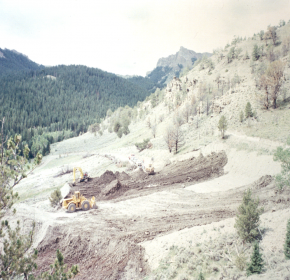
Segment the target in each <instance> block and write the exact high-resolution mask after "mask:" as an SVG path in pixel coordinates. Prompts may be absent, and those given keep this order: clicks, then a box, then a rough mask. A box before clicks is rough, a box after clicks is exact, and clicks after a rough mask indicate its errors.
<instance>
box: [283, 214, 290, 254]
mask: <svg viewBox="0 0 290 280" xmlns="http://www.w3.org/2000/svg"><path fill="white" fill-rule="evenodd" d="M284 254H285V257H286V259H287V260H289V259H290V219H289V220H288V222H287V233H286V240H285V244H284Z"/></svg>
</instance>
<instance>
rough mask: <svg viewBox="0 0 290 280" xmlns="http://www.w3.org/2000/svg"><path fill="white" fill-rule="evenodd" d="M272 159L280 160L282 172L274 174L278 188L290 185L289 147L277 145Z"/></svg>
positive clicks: (281, 188)
mask: <svg viewBox="0 0 290 280" xmlns="http://www.w3.org/2000/svg"><path fill="white" fill-rule="evenodd" d="M274 161H280V162H281V167H282V172H281V173H280V174H278V175H276V176H275V180H276V184H277V186H278V188H279V189H280V190H283V188H284V187H285V186H290V149H289V148H286V149H283V148H282V147H278V148H277V150H276V151H275V153H274Z"/></svg>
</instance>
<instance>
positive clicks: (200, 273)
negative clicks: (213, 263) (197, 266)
mask: <svg viewBox="0 0 290 280" xmlns="http://www.w3.org/2000/svg"><path fill="white" fill-rule="evenodd" d="M197 280H205V277H204V275H203V273H202V271H200V272H199V274H198V277H197Z"/></svg>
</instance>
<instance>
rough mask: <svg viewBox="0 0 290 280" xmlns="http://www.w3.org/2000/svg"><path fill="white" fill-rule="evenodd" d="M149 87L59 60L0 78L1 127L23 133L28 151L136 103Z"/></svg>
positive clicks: (13, 132)
mask: <svg viewBox="0 0 290 280" xmlns="http://www.w3.org/2000/svg"><path fill="white" fill-rule="evenodd" d="M147 95H148V94H147V91H146V90H145V89H143V88H141V87H139V86H137V85H136V84H133V83H131V82H129V81H127V80H126V79H123V78H120V77H118V76H116V75H114V74H110V73H107V72H104V71H101V70H99V69H95V68H88V67H85V66H57V67H50V68H44V69H43V70H38V71H29V72H22V73H17V74H10V75H6V76H5V77H2V78H0V100H1V106H0V116H3V117H5V118H6V120H5V133H6V134H8V135H14V134H15V133H19V134H22V136H23V141H24V142H23V143H24V144H25V143H28V144H29V147H30V149H31V150H32V151H31V156H33V155H34V154H36V153H37V151H38V150H39V149H42V152H43V153H47V152H48V151H49V143H52V142H54V141H60V140H62V139H63V138H64V137H72V136H75V135H79V134H80V133H83V132H86V131H87V128H88V125H89V124H91V123H94V122H96V121H97V122H98V121H99V120H100V119H101V118H102V117H104V116H105V115H106V112H107V110H108V109H111V110H115V109H117V108H118V107H121V106H125V105H129V106H134V105H135V104H136V103H137V102H138V101H143V100H144V99H145V98H146V96H147Z"/></svg>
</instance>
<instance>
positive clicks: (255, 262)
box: [247, 242, 264, 276]
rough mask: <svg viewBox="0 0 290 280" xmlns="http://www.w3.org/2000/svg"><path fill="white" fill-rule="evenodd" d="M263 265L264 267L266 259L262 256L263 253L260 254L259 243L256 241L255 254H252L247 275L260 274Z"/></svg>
mask: <svg viewBox="0 0 290 280" xmlns="http://www.w3.org/2000/svg"><path fill="white" fill-rule="evenodd" d="M263 267H264V261H263V258H262V254H260V248H259V243H258V242H255V243H254V249H253V254H252V256H251V262H250V263H249V265H248V267H247V276H250V275H252V274H255V273H256V274H260V273H261V272H262V269H263Z"/></svg>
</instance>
